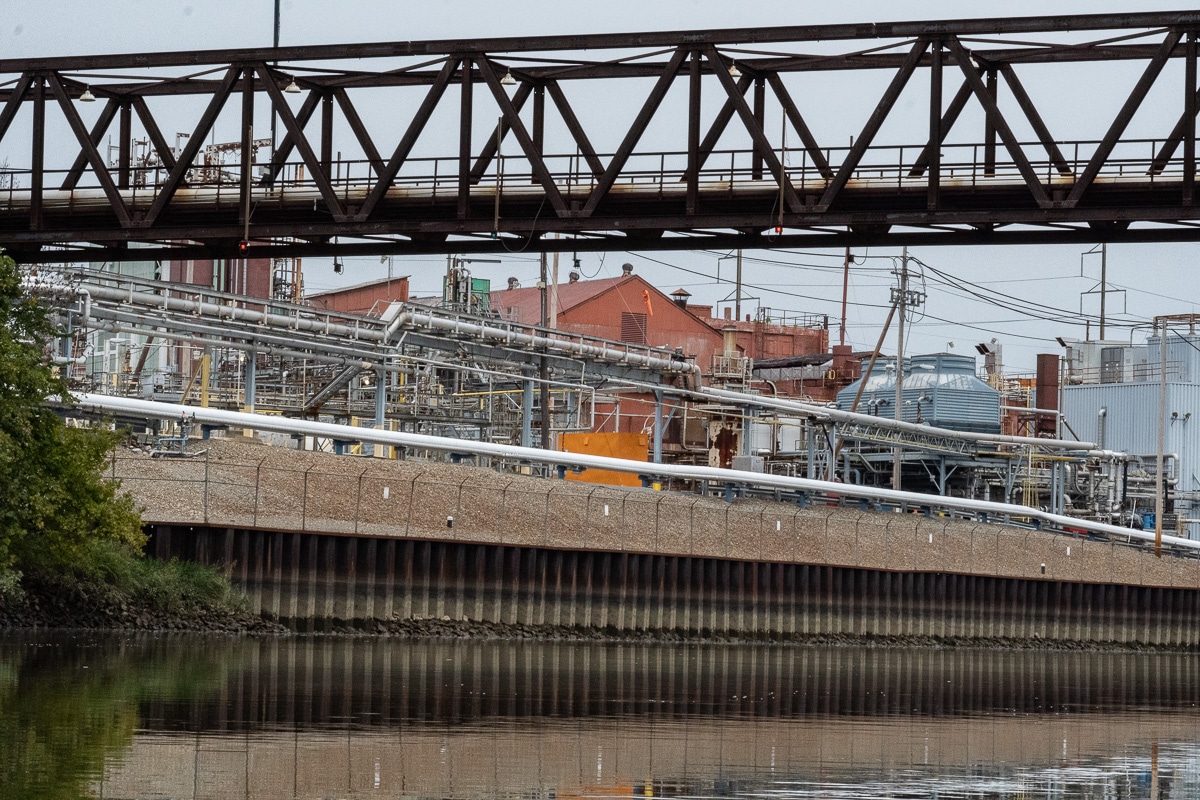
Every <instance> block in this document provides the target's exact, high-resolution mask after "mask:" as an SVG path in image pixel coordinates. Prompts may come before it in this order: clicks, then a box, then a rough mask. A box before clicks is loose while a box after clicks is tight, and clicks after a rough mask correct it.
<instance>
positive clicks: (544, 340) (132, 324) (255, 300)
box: [32, 257, 1200, 536]
mask: <svg viewBox="0 0 1200 800" xmlns="http://www.w3.org/2000/svg"><path fill="white" fill-rule="evenodd" d="M168 277H169V278H170V280H165V279H164V278H168ZM32 280H33V281H34V284H35V286H36V290H37V291H39V292H42V293H43V294H46V295H47V296H49V297H51V298H52V299H53V301H54V303H55V304H56V308H57V309H58V314H59V316H60V319H61V322H62V324H63V329H64V331H66V335H65V336H64V338H63V340H62V342H61V343H60V346H59V347H60V351H59V359H58V360H59V361H60V363H61V364H62V367H63V368H64V369H66V370H67V371H68V374H69V376H70V379H71V382H72V386H73V387H75V388H76V389H78V390H79V391H86V392H91V393H100V394H110V395H115V396H123V397H137V398H143V399H154V400H160V401H164V402H171V403H182V404H185V405H194V406H197V407H208V408H218V409H227V410H250V411H256V412H260V413H270V414H281V415H284V416H291V417H295V418H302V419H312V420H319V421H325V422H336V423H340V424H345V425H351V426H359V427H367V428H381V429H387V430H396V431H407V432H413V433H425V434H431V435H435V436H449V437H454V438H458V439H462V440H466V441H479V442H493V443H508V444H512V445H516V446H523V447H540V448H548V449H559V450H567V451H571V452H578V453H583V454H591V455H605V456H619V457H623V458H631V459H634V460H644V461H645V462H646V463H647V464H681V465H695V466H712V467H727V468H728V467H732V468H735V469H742V470H747V471H751V472H761V473H764V474H778V475H792V476H798V477H807V478H814V479H826V480H834V481H841V482H845V483H849V484H855V485H863V486H878V487H890V488H895V489H905V490H909V491H916V492H925V493H930V494H935V495H942V496H946V497H962V498H972V499H979V500H985V501H999V502H1010V503H1021V504H1025V505H1030V506H1034V507H1039V508H1043V509H1046V510H1048V511H1050V512H1052V513H1057V514H1065V515H1070V516H1077V517H1079V518H1080V519H1089V520H1093V521H1098V522H1105V523H1110V524H1119V525H1125V526H1131V527H1139V528H1140V527H1143V526H1145V525H1149V526H1151V527H1152V526H1153V524H1154V522H1155V516H1154V510H1155V497H1154V486H1155V481H1156V478H1157V475H1158V467H1157V462H1156V461H1155V459H1154V457H1153V454H1154V453H1156V452H1157V450H1156V447H1155V444H1156V443H1155V441H1154V425H1153V420H1152V419H1151V418H1150V417H1148V416H1147V415H1146V414H1145V413H1142V412H1143V411H1144V409H1145V408H1147V407H1150V406H1153V403H1154V401H1155V398H1156V397H1157V394H1156V392H1158V389H1159V387H1158V379H1157V376H1158V375H1159V372H1160V370H1161V368H1160V366H1159V363H1160V362H1158V361H1157V360H1156V353H1157V351H1158V346H1157V345H1156V341H1157V340H1156V339H1153V338H1152V339H1151V340H1150V341H1149V342H1148V343H1147V344H1144V345H1129V344H1117V343H1111V342H1070V343H1068V344H1067V347H1066V349H1065V351H1064V355H1063V357H1062V358H1061V360H1060V358H1059V356H1058V355H1057V354H1045V355H1044V356H1040V357H1039V359H1038V366H1039V369H1038V373H1037V375H1036V376H1034V377H1029V376H1014V375H1005V374H1004V373H1003V371H1002V361H1001V356H1000V353H1001V345H1000V344H999V343H997V342H995V341H993V342H992V343H991V346H990V347H988V346H986V345H980V349H981V351H982V350H986V351H987V352H986V353H985V359H984V365H983V369H980V368H979V365H978V364H977V363H976V359H975V358H974V357H973V356H967V355H963V354H961V353H930V354H918V355H912V356H906V357H905V358H903V359H901V360H897V359H896V358H895V357H894V356H890V355H887V354H886V353H881V352H866V353H864V352H858V353H855V352H851V350H850V348H849V347H847V346H845V345H833V346H831V345H830V341H829V321H828V319H827V318H824V317H815V316H798V315H791V316H788V317H785V318H779V317H777V316H775V315H772V314H771V313H770V312H769V311H767V310H765V309H761V308H760V309H758V311H757V312H756V313H751V314H746V315H742V314H740V309H739V314H738V316H736V317H735V316H734V314H733V313H732V312H731V311H727V312H726V313H723V314H717V313H714V309H713V308H712V307H711V306H706V305H701V304H696V303H692V302H689V300H690V295H688V293H687V292H686V291H684V290H682V289H681V290H676V291H674V292H672V293H670V294H666V293H664V292H663V291H662V290H661V289H660V288H658V287H657V286H654V285H653V284H652V283H650V282H649V281H647V280H646V279H645V278H644V277H642V276H640V275H638V274H635V271H634V268H633V267H632V265H628V264H627V265H625V267H624V268H623V270H622V274H621V275H620V276H619V277H616V278H604V279H598V280H583V279H581V278H580V276H579V275H578V273H574V272H572V273H571V274H569V275H568V276H567V279H566V280H565V281H563V282H561V283H557V282H556V283H553V284H543V285H541V286H535V287H528V288H526V287H522V286H521V285H520V282H519V281H518V280H517V279H516V278H513V279H510V280H509V281H508V285H507V286H506V287H505V288H504V289H500V290H493V288H492V287H491V285H490V282H489V281H487V280H482V279H479V278H475V277H473V276H472V274H471V272H470V262H469V260H467V259H459V258H455V257H451V258H448V259H447V268H446V273H445V276H444V280H443V292H442V294H441V295H439V296H434V297H417V296H413V294H412V293H411V289H410V286H409V282H408V278H407V277H406V276H393V277H389V278H388V279H386V280H382V281H374V282H369V283H364V284H356V285H352V286H349V287H347V288H345V289H337V290H331V291H324V292H320V293H314V294H311V295H305V294H303V293H301V292H298V289H299V288H300V287H301V285H302V276H301V269H300V267H299V265H297V264H293V263H291V262H290V260H280V261H277V262H270V261H229V262H221V261H217V262H203V261H186V262H170V263H168V264H167V265H165V266H161V267H160V266H159V265H158V264H157V263H156V262H130V263H124V264H121V265H118V266H117V267H115V268H111V269H105V270H91V269H82V268H72V267H58V268H49V267H42V268H40V269H39V270H37V274H36V277H35V278H33V279H32ZM1176 323H1177V324H1179V321H1176ZM1183 324H1185V325H1186V326H1192V327H1194V323H1193V322H1192V321H1191V320H1190V319H1189V320H1187V321H1186V322H1185V323H1183ZM1171 335H1172V336H1173V337H1175V338H1174V339H1173V340H1172V341H1171V342H1169V344H1168V349H1167V356H1168V358H1167V362H1166V363H1167V375H1168V377H1169V378H1170V380H1169V381H1168V382H1167V384H1166V385H1167V401H1166V402H1167V407H1168V413H1169V415H1170V416H1169V419H1168V426H1167V427H1168V438H1167V442H1166V453H1167V456H1166V460H1165V462H1164V466H1163V477H1164V481H1165V484H1166V487H1167V488H1166V494H1167V497H1166V498H1165V502H1166V505H1165V506H1164V511H1165V514H1164V523H1166V525H1167V527H1168V529H1169V530H1171V531H1172V532H1173V533H1175V534H1178V535H1183V536H1192V535H1193V534H1196V535H1200V531H1194V530H1193V528H1194V527H1195V526H1196V525H1197V524H1198V523H1196V522H1195V521H1194V520H1193V517H1194V516H1195V514H1194V513H1193V512H1192V511H1191V509H1192V505H1193V502H1194V498H1195V497H1196V495H1195V492H1196V490H1197V489H1198V488H1200V487H1197V486H1196V485H1194V484H1195V483H1196V479H1195V478H1192V477H1188V476H1191V475H1192V472H1193V470H1194V467H1193V466H1191V460H1190V458H1189V455H1190V454H1194V453H1196V452H1200V450H1198V448H1200V442H1192V441H1191V439H1190V438H1189V437H1188V434H1187V431H1188V429H1189V422H1188V421H1189V420H1190V419H1191V409H1192V407H1193V406H1194V405H1195V401H1196V399H1197V398H1196V397H1194V394H1195V391H1196V390H1195V385H1196V384H1195V383H1194V382H1193V381H1195V380H1196V379H1197V378H1200V358H1198V357H1200V348H1198V347H1197V346H1196V344H1195V342H1196V341H1197V337H1196V335H1195V334H1194V331H1193V330H1191V328H1189V330H1188V332H1187V333H1186V334H1176V333H1175V331H1174V329H1172V334H1171ZM170 427H171V425H166V426H165V427H164V424H163V423H157V427H154V426H152V427H151V428H150V429H147V430H145V431H144V433H143V435H145V436H159V435H166V434H172V433H173V434H175V435H178V434H179V431H178V430H169V428H170ZM212 433H213V432H212V431H208V432H207V434H206V435H211V434H212ZM217 435H233V434H231V433H229V432H224V433H223V434H222V433H217ZM264 436H265V434H264ZM279 443H282V444H291V445H292V446H301V447H310V448H318V449H328V450H331V451H337V452H347V453H357V454H363V455H375V456H378V457H391V458H396V457H416V456H418V455H421V454H419V453H410V452H397V448H391V447H386V446H382V445H379V446H375V445H370V444H364V445H351V444H348V443H347V442H339V441H335V440H322V439H320V437H316V438H313V437H307V438H304V437H298V438H297V439H296V440H295V441H289V440H282V441H280V442H279ZM427 455H430V456H432V454H427ZM1192 457H1194V456H1192ZM526 469H528V468H526ZM572 478H574V479H578V480H585V481H597V482H610V483H617V484H627V485H628V484H631V483H632V484H635V485H636V484H637V482H638V481H637V479H636V477H635V476H630V475H619V474H615V473H604V472H601V471H596V472H593V473H591V474H589V473H587V472H584V473H582V474H580V475H573V476H572ZM675 488H684V489H693V490H696V489H702V488H703V487H698V486H691V485H688V483H687V482H686V481H683V482H676V485H675Z"/></svg>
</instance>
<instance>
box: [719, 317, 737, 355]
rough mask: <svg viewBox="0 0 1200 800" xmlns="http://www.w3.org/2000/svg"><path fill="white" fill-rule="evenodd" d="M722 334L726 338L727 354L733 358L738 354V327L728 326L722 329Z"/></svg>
mask: <svg viewBox="0 0 1200 800" xmlns="http://www.w3.org/2000/svg"><path fill="white" fill-rule="evenodd" d="M721 335H722V337H723V338H724V340H725V356H726V358H732V357H733V356H736V355H737V328H735V327H733V326H732V325H730V326H729V327H728V328H723V329H722V330H721Z"/></svg>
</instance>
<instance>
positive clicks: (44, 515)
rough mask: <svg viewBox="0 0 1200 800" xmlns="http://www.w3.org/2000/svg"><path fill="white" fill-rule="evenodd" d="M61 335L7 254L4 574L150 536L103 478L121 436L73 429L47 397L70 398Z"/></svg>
mask: <svg viewBox="0 0 1200 800" xmlns="http://www.w3.org/2000/svg"><path fill="white" fill-rule="evenodd" d="M53 335H54V326H53V324H52V322H51V320H50V317H49V315H48V312H47V310H46V309H45V308H44V307H43V306H42V305H40V304H39V303H38V302H37V301H36V300H35V299H33V298H31V297H29V296H28V295H27V294H26V293H25V292H24V291H22V283H21V273H20V271H19V270H18V269H17V266H16V264H15V263H14V262H13V261H12V259H10V258H8V257H7V256H3V255H0V575H3V574H4V573H6V572H11V571H12V570H14V569H16V570H23V569H26V568H31V567H36V566H50V565H53V564H55V563H58V564H69V563H70V562H71V561H72V560H73V559H76V558H78V557H79V556H80V554H81V553H83V552H84V551H86V549H87V548H88V546H89V545H91V544H93V543H95V542H97V541H114V542H118V543H123V544H125V545H129V546H132V547H134V548H140V547H141V546H142V544H143V543H144V539H143V536H142V532H141V519H140V518H139V516H138V513H137V509H136V508H135V507H134V504H133V501H132V500H131V499H130V498H129V497H128V496H118V495H117V487H116V486H115V485H114V484H113V483H111V482H109V481H107V480H105V478H104V477H103V468H104V464H105V461H106V454H107V453H108V452H109V450H110V449H111V448H112V447H113V445H114V444H115V443H116V440H117V435H116V434H114V433H111V432H109V431H104V430H99V429H79V428H68V427H66V425H64V424H63V421H62V419H60V418H59V416H58V415H57V414H55V413H54V412H53V411H52V410H51V409H49V408H47V407H46V406H45V405H44V404H45V402H46V400H48V399H59V400H64V401H65V400H68V399H69V395H68V394H67V387H66V384H65V383H64V382H63V381H62V380H61V379H60V378H59V377H58V376H57V375H56V374H55V371H54V370H53V369H52V368H51V367H50V365H49V364H48V363H47V361H46V358H45V349H46V344H47V343H48V342H49V341H51V340H52V337H53Z"/></svg>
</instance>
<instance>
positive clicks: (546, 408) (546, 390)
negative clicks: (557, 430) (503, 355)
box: [538, 253, 550, 450]
mask: <svg viewBox="0 0 1200 800" xmlns="http://www.w3.org/2000/svg"><path fill="white" fill-rule="evenodd" d="M539 261H540V265H541V272H540V274H539V278H538V289H540V290H541V294H542V327H543V328H545V327H547V326H548V325H549V323H550V302H549V300H550V293H549V291H548V289H549V287H548V285H547V282H546V278H547V275H546V254H545V253H542V256H541V259H540V260H539ZM538 372H539V375H538V377H539V378H540V379H541V385H540V387H539V394H540V399H541V405H542V413H541V418H542V449H543V450H549V449H550V367H549V364H547V362H546V356H545V355H542V358H541V364H540V365H539V370H538Z"/></svg>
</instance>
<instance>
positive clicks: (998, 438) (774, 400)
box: [700, 386, 1123, 458]
mask: <svg viewBox="0 0 1200 800" xmlns="http://www.w3.org/2000/svg"><path fill="white" fill-rule="evenodd" d="M700 393H701V394H705V395H708V396H709V397H712V398H714V399H719V400H724V401H727V402H731V403H738V404H740V405H749V406H758V407H760V408H776V409H779V410H782V411H792V412H795V413H798V414H803V415H806V416H810V417H817V418H819V419H827V420H830V421H832V422H851V423H857V424H862V425H870V426H872V427H876V428H887V429H889V430H897V431H904V432H906V433H915V434H920V435H922V436H944V437H946V438H949V439H962V440H964V441H969V442H978V443H981V444H1008V445H1017V446H1020V447H1043V448H1048V449H1052V450H1071V451H1086V452H1087V453H1088V454H1089V455H1096V456H1101V457H1110V458H1111V457H1112V456H1113V455H1123V454H1119V453H1112V452H1109V451H1099V450H1097V449H1096V445H1095V444H1093V443H1092V442H1073V441H1068V440H1066V439H1041V438H1038V437H1035V436H1003V435H1001V434H993V433H974V432H971V431H955V430H949V429H948V428H935V427H933V426H931V425H917V424H916V423H914V422H902V421H900V420H894V419H884V418H883V417H876V416H874V415H872V414H860V413H858V412H851V411H841V410H839V409H836V408H830V407H828V406H822V405H817V404H816V403H805V402H803V401H801V400H785V399H783V398H780V397H766V396H762V395H749V394H744V393H743V392H731V391H729V390H727V389H716V388H712V387H707V386H706V387H704V388H702V389H700Z"/></svg>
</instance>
